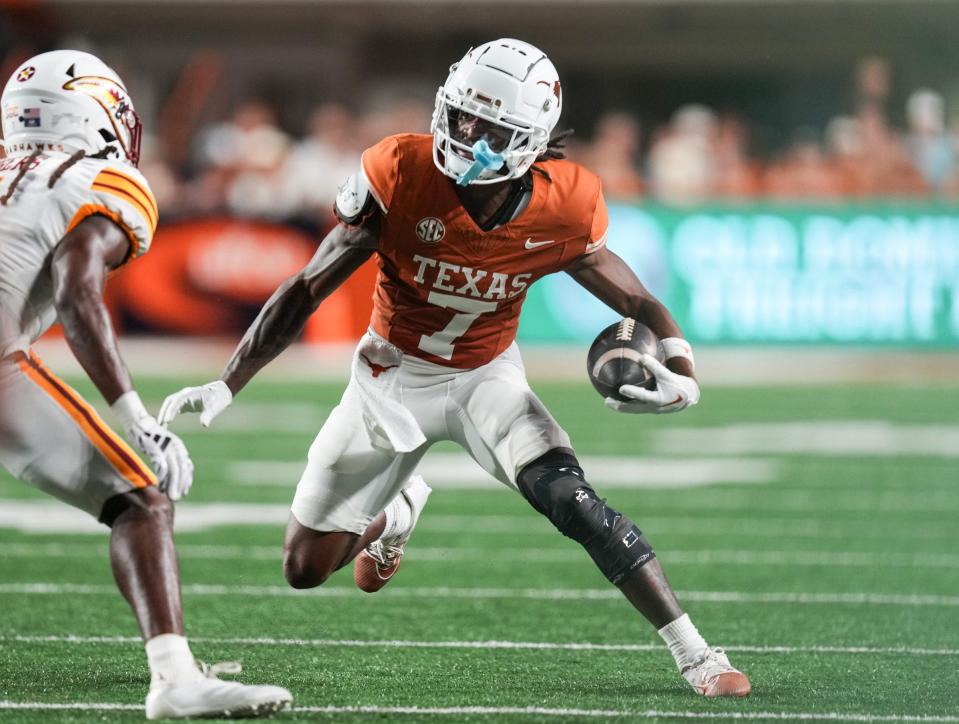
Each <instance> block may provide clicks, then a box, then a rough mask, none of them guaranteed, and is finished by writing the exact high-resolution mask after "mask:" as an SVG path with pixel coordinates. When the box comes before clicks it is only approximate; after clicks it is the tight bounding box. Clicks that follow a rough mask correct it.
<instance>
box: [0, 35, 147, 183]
mask: <svg viewBox="0 0 959 724" xmlns="http://www.w3.org/2000/svg"><path fill="white" fill-rule="evenodd" d="M0 104H2V109H3V115H2V119H0V120H2V123H3V134H4V146H5V149H6V152H7V154H8V155H20V154H25V153H30V152H32V151H34V150H36V149H47V150H50V151H56V152H74V151H83V152H84V153H85V154H88V155H94V154H102V155H104V156H107V155H109V156H112V157H116V158H118V159H119V160H121V161H125V162H128V163H131V164H133V165H136V164H137V163H138V161H139V157H140V133H141V125H140V118H139V116H138V115H137V113H136V111H135V109H134V107H133V102H132V101H131V100H130V95H129V93H128V92H127V89H126V87H125V86H124V85H123V81H122V80H121V79H120V76H118V75H117V74H116V72H115V71H114V70H113V69H112V68H110V67H109V66H108V65H106V64H105V63H104V62H103V61H102V60H100V59H99V58H97V57H96V56H95V55H91V54H90V53H85V52H83V51H79V50H53V51H50V52H47V53H41V54H39V55H36V56H34V57H32V58H30V59H29V60H28V61H26V63H25V64H24V65H22V66H21V67H20V68H19V69H18V70H16V71H15V72H14V73H13V75H12V76H11V77H10V78H9V80H8V81H7V84H6V86H5V87H4V89H3V96H2V99H0Z"/></svg>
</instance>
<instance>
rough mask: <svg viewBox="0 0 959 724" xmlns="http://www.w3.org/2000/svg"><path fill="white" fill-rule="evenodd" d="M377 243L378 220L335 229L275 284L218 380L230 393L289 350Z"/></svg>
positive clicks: (233, 392)
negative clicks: (305, 260)
mask: <svg viewBox="0 0 959 724" xmlns="http://www.w3.org/2000/svg"><path fill="white" fill-rule="evenodd" d="M378 242H379V217H378V216H374V217H372V218H370V219H369V220H368V221H366V222H364V223H363V224H362V225H359V226H347V225H346V224H338V225H337V226H336V227H335V228H334V229H333V230H332V231H331V232H330V233H329V234H327V236H326V238H324V239H323V241H322V242H321V243H320V247H319V249H317V250H316V254H314V255H313V258H312V259H311V260H310V261H309V263H308V264H307V265H306V266H305V267H303V269H301V270H300V271H299V272H297V273H296V274H294V275H293V276H292V277H290V278H289V279H287V280H286V281H285V282H283V284H281V285H280V287H279V288H278V289H277V290H276V291H275V292H274V293H273V296H272V297H270V299H269V300H268V301H267V302H266V304H265V305H264V306H263V309H262V310H260V313H259V315H257V318H256V319H255V320H254V322H253V324H252V325H251V326H250V328H249V329H248V330H247V331H246V334H245V335H243V339H242V340H241V341H240V344H239V345H238V346H237V348H236V351H235V352H234V353H233V356H232V357H231V358H230V361H229V362H228V363H227V365H226V368H225V369H224V371H223V374H222V375H221V377H220V379H221V380H222V381H223V382H224V383H226V386H227V387H229V388H230V393H231V394H233V395H235V394H236V393H238V392H239V391H240V390H241V389H243V387H244V385H246V383H247V382H249V381H250V380H251V379H252V378H253V376H254V375H255V374H256V373H257V372H259V371H260V369H262V368H263V367H264V366H265V365H266V364H267V363H268V362H270V361H271V360H273V359H274V358H275V357H276V356H277V355H279V354H280V352H282V351H283V350H285V349H286V348H287V347H289V346H290V344H291V343H292V342H293V341H294V340H295V339H296V338H297V337H298V336H299V335H300V333H301V332H302V331H303V327H304V326H305V325H306V322H307V320H308V319H309V318H310V315H311V314H313V312H315V311H316V308H317V307H319V306H320V303H321V302H322V301H323V300H324V299H326V298H327V297H328V296H329V295H330V294H332V293H333V292H334V291H335V290H336V289H337V288H338V287H339V286H340V285H341V284H342V283H343V282H344V281H346V279H347V278H348V277H349V276H350V275H351V274H352V273H353V272H355V271H356V270H357V269H358V268H359V267H360V266H362V264H363V263H364V262H365V261H366V260H367V259H369V258H370V256H371V255H372V254H373V252H374V251H376V249H377V247H378ZM162 419H163V414H162V413H161V420H162Z"/></svg>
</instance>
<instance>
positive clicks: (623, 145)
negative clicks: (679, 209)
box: [142, 58, 959, 226]
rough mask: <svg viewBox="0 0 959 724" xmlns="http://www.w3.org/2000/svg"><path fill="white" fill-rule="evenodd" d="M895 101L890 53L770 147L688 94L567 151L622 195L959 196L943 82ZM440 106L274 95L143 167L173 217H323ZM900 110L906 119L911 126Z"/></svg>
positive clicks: (955, 139)
mask: <svg viewBox="0 0 959 724" xmlns="http://www.w3.org/2000/svg"><path fill="white" fill-rule="evenodd" d="M889 98H890V73H889V68H888V66H887V64H886V63H885V61H883V60H882V59H878V58H873V59H867V60H864V61H863V62H862V63H861V64H860V66H859V68H858V70H857V73H856V94H855V101H854V103H853V104H852V107H851V108H850V109H849V111H848V115H837V116H835V117H834V118H832V119H831V120H830V121H829V122H828V123H827V124H826V125H825V127H824V128H800V129H796V130H795V131H794V132H793V133H792V138H791V140H790V141H789V142H788V143H786V144H785V145H784V146H783V147H782V148H780V149H778V150H776V151H773V152H769V153H764V154H762V155H759V154H757V153H756V152H755V150H754V145H755V144H754V143H753V139H752V138H751V127H750V122H749V120H748V119H746V118H744V117H741V116H739V115H736V114H730V113H720V112H717V111H715V110H713V109H711V108H708V107H706V106H704V105H697V104H691V105H685V106H682V107H680V108H678V109H676V110H675V112H674V113H673V115H672V117H671V118H670V119H669V121H668V122H667V123H665V124H663V125H661V126H659V127H655V128H651V129H648V130H647V129H645V128H643V127H641V124H640V122H639V120H638V119H637V117H636V116H634V115H631V114H630V113H628V112H624V111H610V112H607V113H605V114H603V115H602V116H600V117H599V118H598V120H597V121H596V123H595V125H594V127H593V128H592V129H588V131H589V132H585V133H584V132H581V131H580V130H579V129H577V133H576V134H575V135H574V136H573V137H572V138H571V139H570V141H569V143H568V145H567V155H568V156H569V157H570V158H572V159H573V160H576V161H578V162H580V163H582V164H584V165H585V166H587V167H588V168H590V169H592V170H593V171H595V172H596V173H598V174H599V175H600V176H601V177H602V179H603V184H604V188H605V191H606V194H607V197H608V198H611V199H640V200H649V199H652V200H656V201H660V202H663V203H667V204H675V205H690V204H696V203H701V202H703V201H710V200H716V201H727V200H733V201H737V200H739V201H742V200H761V199H765V200H776V201H779V200H796V201H816V202H819V201H824V200H825V201H828V200H836V199H842V200H864V199H877V198H883V199H885V198H905V199H915V198H919V199H943V200H949V201H956V200H959V116H954V117H953V118H952V119H950V118H949V117H948V115H947V112H946V103H945V100H944V98H943V96H942V95H941V94H940V93H938V92H937V91H935V90H932V89H928V88H919V89H916V90H914V91H913V92H912V93H911V94H909V95H908V100H907V102H906V107H905V109H894V108H890V106H889V104H890V101H889ZM837 105H840V104H839V103H838V102H837ZM431 111H432V108H431V107H429V106H428V104H424V103H418V102H415V101H404V102H402V103H399V104H394V105H393V106H392V107H390V108H388V109H384V110H380V111H378V112H373V113H366V114H358V113H356V112H354V111H353V110H352V109H350V108H347V107H345V106H343V105H339V104H335V103H327V104H322V105H320V106H318V107H317V108H316V109H315V110H314V111H313V113H312V114H311V116H310V118H309V121H308V123H307V124H306V128H305V129H304V132H303V133H302V135H299V136H292V135H290V134H289V133H287V132H286V131H285V130H282V128H281V125H280V121H279V119H278V117H277V114H276V110H275V109H274V108H273V107H271V105H270V104H269V103H267V102H265V101H262V100H259V99H251V100H247V101H245V102H243V103H241V104H239V105H238V106H237V107H236V108H235V109H234V110H233V112H232V115H231V116H230V117H229V118H228V119H226V120H224V121H223V122H220V123H217V124H213V125H209V126H206V127H204V128H203V129H202V130H200V132H198V133H197V134H195V136H194V141H193V143H192V148H191V151H190V153H189V154H188V157H187V158H186V159H185V160H184V162H183V163H182V164H178V166H179V167H177V168H175V167H174V164H172V163H171V162H169V161H167V160H166V159H165V157H164V155H163V153H162V152H161V151H160V148H159V144H153V148H152V153H151V152H150V151H151V149H150V148H147V149H146V151H147V154H146V158H145V161H144V162H143V164H142V166H143V168H144V172H145V173H146V175H147V177H148V178H149V179H150V180H151V182H152V183H153V186H154V190H155V192H156V193H157V196H158V199H159V202H160V206H161V208H163V209H165V210H167V214H166V215H167V217H168V218H169V217H170V216H184V215H186V216H191V215H195V214H207V213H216V212H224V211H225V212H231V213H234V214H238V215H241V216H250V217H261V218H262V217H265V218H274V219H284V220H289V219H294V220H299V221H301V222H302V223H304V224H305V225H310V226H316V225H324V224H325V223H327V222H328V221H329V214H330V209H331V206H332V202H333V198H334V196H335V194H336V187H337V186H338V185H339V184H340V183H342V182H343V180H345V179H346V178H347V177H348V176H349V174H351V173H352V172H353V171H354V170H355V169H356V168H357V165H358V162H359V157H360V154H361V153H362V151H363V149H364V148H365V147H367V146H368V145H370V144H372V143H375V142H376V141H378V140H379V139H380V138H382V137H383V136H385V135H388V134H391V133H398V132H405V131H420V132H425V131H426V130H427V129H428V128H429V120H430V113H431ZM892 117H896V118H903V119H905V120H904V122H903V123H902V124H901V127H897V126H896V125H894V124H893V122H892V121H891V120H890V119H891V118H892ZM950 121H951V123H950Z"/></svg>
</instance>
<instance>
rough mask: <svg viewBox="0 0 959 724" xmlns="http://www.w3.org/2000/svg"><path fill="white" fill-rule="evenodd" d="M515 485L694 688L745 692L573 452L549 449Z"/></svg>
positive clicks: (742, 678)
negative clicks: (581, 552)
mask: <svg viewBox="0 0 959 724" xmlns="http://www.w3.org/2000/svg"><path fill="white" fill-rule="evenodd" d="M516 483H517V487H518V488H519V490H520V492H521V493H522V494H523V496H524V497H525V498H526V499H527V501H529V503H530V504H531V505H532V506H533V508H535V509H536V510H537V511H539V512H540V513H542V514H543V515H545V516H546V517H547V518H549V520H550V521H551V522H552V523H553V525H555V526H556V528H557V529H558V530H559V531H560V532H561V533H563V535H565V536H567V537H569V538H572V539H573V540H575V541H577V542H578V543H580V544H581V545H582V546H583V547H584V548H585V549H586V552H587V553H589V555H590V557H591V558H592V559H593V561H594V562H595V563H596V565H597V567H598V568H599V569H600V571H602V573H603V575H605V576H606V578H607V579H609V581H610V582H611V583H613V584H614V585H616V586H617V587H618V588H619V589H620V590H621V591H622V592H623V595H625V596H626V598H627V599H628V600H629V602H630V603H631V604H632V605H633V606H634V608H636V610H638V611H639V612H640V613H641V614H643V616H644V617H645V618H646V619H647V620H648V621H649V622H650V623H652V624H653V625H654V626H655V627H656V629H657V630H658V631H659V634H660V636H662V638H663V640H664V641H665V642H666V644H667V646H668V647H669V650H670V652H671V653H672V654H673V658H674V659H675V661H676V665H677V667H678V668H679V670H680V673H681V674H682V675H683V678H685V679H686V681H687V682H688V683H689V684H690V685H691V686H692V687H693V689H694V690H695V691H696V692H697V693H700V694H703V695H704V696H710V697H712V696H746V695H748V694H749V692H750V690H751V685H750V682H749V679H748V678H747V677H746V675H745V674H743V673H741V672H740V671H738V670H736V669H735V668H733V667H732V665H731V664H730V663H729V659H728V658H727V657H726V654H725V652H724V651H723V650H722V649H718V648H716V649H714V648H710V647H709V645H708V644H707V643H706V641H705V640H704V639H703V637H702V636H701V635H700V634H699V631H697V630H696V627H695V626H694V625H693V623H692V622H691V621H690V619H689V616H688V615H687V614H685V613H683V610H682V608H681V607H680V605H679V602H678V601H677V600H676V596H675V594H674V593H673V590H672V588H671V587H670V585H669V581H667V579H666V574H665V573H664V572H663V569H662V566H661V565H660V563H659V561H658V560H657V559H656V558H655V554H654V553H653V550H652V547H651V546H650V545H649V542H648V541H647V540H646V537H645V536H644V535H643V534H642V532H641V531H640V530H639V528H637V527H636V525H635V524H634V523H633V522H632V521H631V520H629V519H628V518H626V517H625V516H624V515H622V514H620V513H619V512H617V511H615V510H613V509H612V508H610V507H609V506H607V505H606V501H605V500H604V499H601V498H599V497H598V496H597V495H596V492H595V491H594V490H593V488H592V487H591V486H590V485H589V483H587V482H586V478H585V475H584V474H583V470H582V469H581V468H580V467H579V462H578V461H577V459H576V456H575V455H574V454H573V451H572V450H570V449H568V448H557V449H553V450H550V451H549V452H547V453H546V454H545V455H543V456H541V457H539V458H537V459H536V460H534V461H533V462H531V463H529V464H527V465H526V466H524V467H523V469H522V470H521V471H520V473H519V475H518V476H517V481H516Z"/></svg>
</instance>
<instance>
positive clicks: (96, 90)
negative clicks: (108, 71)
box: [63, 66, 140, 166]
mask: <svg viewBox="0 0 959 724" xmlns="http://www.w3.org/2000/svg"><path fill="white" fill-rule="evenodd" d="M72 68H73V67H72V66H71V70H72ZM63 89H64V90H72V91H76V92H78V93H84V94H86V95H88V96H90V97H91V98H93V99H94V100H95V101H96V102H97V103H99V104H100V106H101V107H102V108H103V110H104V111H106V114H107V116H108V117H109V119H110V123H111V124H112V125H113V130H114V133H113V136H114V138H115V139H116V141H117V143H119V144H120V145H121V146H122V147H123V151H124V153H125V155H126V156H127V158H128V159H130V161H131V163H133V165H134V166H136V165H137V163H138V162H139V160H140V117H139V116H138V115H137V113H136V111H135V110H133V103H132V101H131V100H130V96H129V95H127V91H126V88H124V87H123V86H122V85H120V84H119V83H118V82H117V81H115V80H113V79H112V78H104V77H102V76H96V75H85V76H80V77H79V78H72V79H71V80H68V81H67V82H66V83H64V84H63ZM100 135H101V136H102V135H103V133H102V132H101V134H100ZM105 140H106V139H105Z"/></svg>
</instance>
